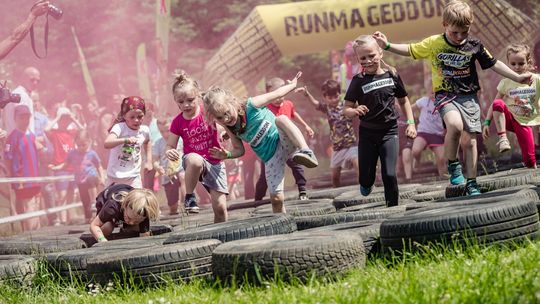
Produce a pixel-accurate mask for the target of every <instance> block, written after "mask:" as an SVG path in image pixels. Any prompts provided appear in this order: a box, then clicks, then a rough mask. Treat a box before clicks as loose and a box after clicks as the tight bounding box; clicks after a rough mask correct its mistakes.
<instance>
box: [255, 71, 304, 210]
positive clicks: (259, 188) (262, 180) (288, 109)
mask: <svg viewBox="0 0 540 304" xmlns="http://www.w3.org/2000/svg"><path fill="white" fill-rule="evenodd" d="M284 85H285V81H284V80H283V79H281V78H279V77H274V78H271V79H269V80H268V81H267V82H266V92H267V93H268V92H271V91H274V90H275V89H277V88H279V87H282V86H284ZM266 107H267V108H268V110H270V111H271V112H272V113H274V115H275V116H279V115H285V116H287V117H289V119H290V120H293V121H296V122H298V123H299V124H300V125H301V126H302V127H303V128H304V130H305V132H306V134H307V135H308V136H309V137H313V134H314V132H313V130H312V129H311V127H310V126H309V125H308V124H307V123H306V122H305V121H304V119H302V117H301V116H300V114H298V112H296V109H295V108H294V104H293V102H292V101H290V100H286V99H285V98H284V97H283V96H282V97H280V98H277V99H275V100H274V101H272V102H271V103H270V104H268V105H267V106H266ZM287 166H289V168H291V171H292V174H293V177H294V181H295V183H296V186H297V187H298V199H299V200H307V199H308V196H307V189H306V182H307V181H306V176H305V173H304V168H302V166H300V165H299V164H297V163H296V162H294V161H293V160H292V159H288V160H287ZM264 172H265V167H264V164H261V175H260V176H259V180H258V181H257V185H256V187H255V200H256V201H260V200H262V199H263V197H264V195H265V194H266V190H267V188H268V185H267V183H266V177H265V176H264Z"/></svg>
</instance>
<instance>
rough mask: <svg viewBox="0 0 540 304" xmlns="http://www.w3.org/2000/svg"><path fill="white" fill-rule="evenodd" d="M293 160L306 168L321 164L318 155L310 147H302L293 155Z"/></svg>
mask: <svg viewBox="0 0 540 304" xmlns="http://www.w3.org/2000/svg"><path fill="white" fill-rule="evenodd" d="M292 159H293V161H294V162H295V163H297V164H299V165H302V166H304V167H306V168H315V167H317V166H318V165H319V162H318V161H317V157H315V154H314V153H313V151H312V150H310V149H301V150H298V151H296V152H295V153H294V154H293V157H292Z"/></svg>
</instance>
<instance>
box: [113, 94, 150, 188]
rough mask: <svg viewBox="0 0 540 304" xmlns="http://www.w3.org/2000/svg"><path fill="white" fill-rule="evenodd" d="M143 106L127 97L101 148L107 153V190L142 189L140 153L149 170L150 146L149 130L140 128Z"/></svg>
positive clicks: (134, 99)
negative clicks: (120, 187)
mask: <svg viewBox="0 0 540 304" xmlns="http://www.w3.org/2000/svg"><path fill="white" fill-rule="evenodd" d="M145 113H146V106H145V104H144V100H143V99H142V98H140V97H137V96H129V97H126V98H124V99H123V100H122V103H121V105H120V113H118V117H117V118H116V120H115V123H114V125H113V126H112V127H111V129H109V135H108V136H107V138H106V139H105V142H104V143H103V146H104V147H105V149H111V151H110V153H109V162H108V164H107V186H110V185H112V184H113V183H115V184H126V185H130V186H132V187H133V188H142V181H141V165H142V155H141V150H143V149H144V151H145V153H146V162H145V165H144V169H145V170H152V144H151V143H150V130H149V129H148V126H145V125H143V124H142V120H143V118H144V114H145Z"/></svg>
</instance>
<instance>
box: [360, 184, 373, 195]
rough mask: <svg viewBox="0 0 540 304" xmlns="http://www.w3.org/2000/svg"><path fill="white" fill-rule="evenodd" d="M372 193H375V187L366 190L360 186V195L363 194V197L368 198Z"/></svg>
mask: <svg viewBox="0 0 540 304" xmlns="http://www.w3.org/2000/svg"><path fill="white" fill-rule="evenodd" d="M371 191H373V186H371V187H369V188H366V187H364V186H362V185H360V194H362V195H363V196H368V195H369V194H370V193H371Z"/></svg>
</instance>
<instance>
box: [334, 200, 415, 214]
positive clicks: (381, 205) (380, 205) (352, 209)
mask: <svg viewBox="0 0 540 304" xmlns="http://www.w3.org/2000/svg"><path fill="white" fill-rule="evenodd" d="M412 203H415V201H413V200H410V199H404V200H399V201H398V205H408V204H412ZM384 208H386V204H385V202H376V203H367V204H361V205H356V206H351V207H345V208H342V209H339V212H355V211H362V210H366V209H368V210H369V209H371V210H373V209H384Z"/></svg>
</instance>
